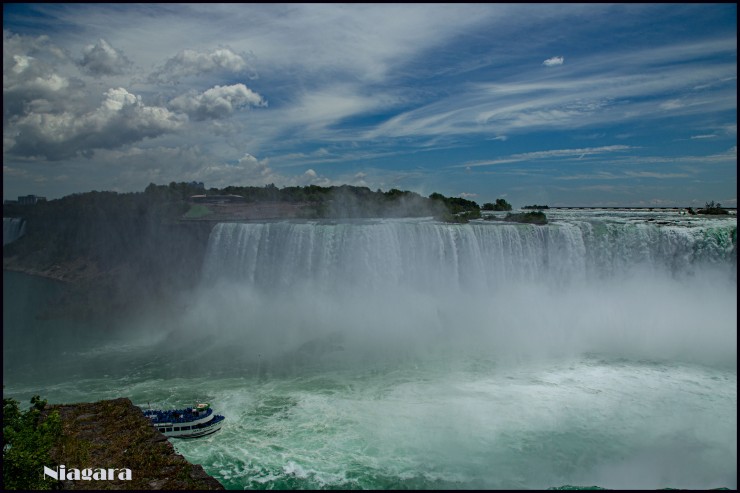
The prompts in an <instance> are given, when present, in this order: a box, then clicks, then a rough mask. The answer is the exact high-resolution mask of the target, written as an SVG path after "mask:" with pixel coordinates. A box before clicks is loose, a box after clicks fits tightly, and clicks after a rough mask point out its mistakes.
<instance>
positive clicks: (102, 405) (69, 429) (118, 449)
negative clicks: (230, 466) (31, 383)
mask: <svg viewBox="0 0 740 493" xmlns="http://www.w3.org/2000/svg"><path fill="white" fill-rule="evenodd" d="M52 410H57V411H59V414H60V416H61V418H62V438H61V440H60V441H59V443H58V444H57V446H56V447H54V448H53V449H52V452H51V457H52V459H53V460H54V462H55V463H54V464H50V466H57V465H64V466H66V469H67V470H70V469H71V468H77V469H83V468H92V469H97V468H106V469H107V468H119V469H120V468H127V469H130V470H131V480H130V481H126V480H120V479H115V480H112V481H96V480H78V481H69V480H66V481H62V482H61V483H62V484H61V486H62V488H63V489H70V490H101V489H116V490H117V489H120V490H223V489H224V487H223V486H222V485H221V484H220V483H219V482H218V481H216V480H215V479H213V478H212V477H211V476H209V475H208V474H207V473H206V472H205V470H204V469H203V467H202V466H200V465H197V464H190V463H189V462H188V461H187V460H186V459H185V458H184V457H183V456H182V455H180V454H178V453H176V452H175V449H174V447H173V446H172V444H171V443H170V442H169V441H168V440H167V438H166V437H165V436H164V435H162V434H161V433H160V432H159V431H157V430H155V429H154V427H153V426H152V425H151V423H150V422H149V420H148V419H147V418H146V417H145V416H144V415H143V413H142V412H141V410H140V409H139V408H138V407H136V406H134V405H133V404H132V402H131V401H130V400H129V399H127V398H120V399H113V400H107V401H99V402H93V403H80V404H62V405H50V406H47V407H46V409H45V412H50V411H52Z"/></svg>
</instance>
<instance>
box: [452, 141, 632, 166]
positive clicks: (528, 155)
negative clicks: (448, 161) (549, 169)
mask: <svg viewBox="0 0 740 493" xmlns="http://www.w3.org/2000/svg"><path fill="white" fill-rule="evenodd" d="M630 149H635V147H633V146H626V145H611V146H602V147H584V148H580V149H552V150H549V151H533V152H525V153H521V154H512V155H510V156H506V157H503V158H499V159H491V160H485V161H470V162H467V163H464V164H458V165H455V166H453V167H455V168H465V167H471V168H473V167H477V166H494V165H497V164H509V163H517V162H522V161H537V160H543V159H553V158H582V157H584V156H592V155H596V154H607V153H612V152H622V151H627V150H630Z"/></svg>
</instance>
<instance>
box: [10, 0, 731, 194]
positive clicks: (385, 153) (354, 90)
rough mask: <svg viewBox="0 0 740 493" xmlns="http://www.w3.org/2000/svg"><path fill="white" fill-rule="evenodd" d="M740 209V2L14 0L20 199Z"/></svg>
mask: <svg viewBox="0 0 740 493" xmlns="http://www.w3.org/2000/svg"><path fill="white" fill-rule="evenodd" d="M191 180H196V181H203V182H204V183H205V184H206V186H207V187H224V186H227V185H256V186H261V185H265V184H268V183H274V184H275V185H277V186H278V187H284V186H291V185H309V184H317V185H322V186H329V185H340V184H345V183H346V184H351V185H358V186H368V187H370V188H371V189H373V190H376V189H378V188H380V189H382V190H389V189H391V188H399V189H402V190H412V191H415V192H418V193H421V194H423V195H428V194H430V193H432V192H440V193H443V194H444V195H448V196H459V197H465V198H468V199H471V200H475V201H477V202H478V203H479V204H482V203H484V202H493V201H494V200H495V199H496V198H505V199H506V200H508V201H509V202H511V203H512V204H513V205H514V206H516V207H520V206H523V205H527V204H535V203H536V204H548V205H551V206H568V205H583V206H598V205H603V206H628V205H634V206H701V205H704V203H705V202H708V201H710V200H714V201H717V202H720V203H722V205H725V206H736V205H737V5H736V4H673V5H671V4H644V5H641V4H615V5H608V4H573V5H570V4H542V5H532V4H455V5H445V4H345V5H342V4H215V5H214V4H181V5H173V4H159V5H158V4H126V5H117V4H4V5H3V196H4V198H6V199H7V198H15V197H16V196H18V195H26V194H37V195H45V196H47V197H48V198H50V199H52V198H59V197H62V196H65V195H68V194H71V193H74V192H86V191H90V190H114V191H119V192H129V191H142V190H143V189H144V188H145V187H146V186H147V185H148V184H149V183H152V182H154V183H157V184H167V183H169V182H171V181H191Z"/></svg>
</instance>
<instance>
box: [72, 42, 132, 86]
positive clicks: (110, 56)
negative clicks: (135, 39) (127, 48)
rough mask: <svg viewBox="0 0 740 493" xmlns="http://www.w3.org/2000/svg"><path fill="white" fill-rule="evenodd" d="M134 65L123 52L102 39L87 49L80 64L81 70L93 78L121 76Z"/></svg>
mask: <svg viewBox="0 0 740 493" xmlns="http://www.w3.org/2000/svg"><path fill="white" fill-rule="evenodd" d="M132 65H133V64H132V63H131V60H129V59H128V58H126V55H124V54H123V52H122V51H120V50H117V49H115V48H113V47H112V46H111V45H110V44H108V42H107V41H105V40H104V39H102V38H101V39H99V40H98V42H97V43H96V44H94V45H88V46H86V47H85V49H84V50H83V57H82V60H81V61H80V62H79V67H80V69H81V70H82V71H83V72H84V73H86V74H88V75H92V76H93V77H101V76H104V75H120V74H123V73H125V72H126V70H127V69H128V68H129V67H130V66H132Z"/></svg>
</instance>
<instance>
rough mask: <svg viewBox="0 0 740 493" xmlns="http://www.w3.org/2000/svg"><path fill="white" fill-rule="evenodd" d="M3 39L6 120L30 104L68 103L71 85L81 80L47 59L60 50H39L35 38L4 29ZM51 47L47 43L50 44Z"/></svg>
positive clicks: (58, 106)
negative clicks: (63, 73) (70, 76)
mask: <svg viewBox="0 0 740 493" xmlns="http://www.w3.org/2000/svg"><path fill="white" fill-rule="evenodd" d="M3 41H4V42H6V41H7V44H4V45H3V118H4V120H3V123H4V125H6V124H7V123H8V121H7V120H8V118H11V117H13V116H15V115H21V114H23V113H24V112H27V111H28V110H29V107H30V106H39V105H45V106H47V107H53V108H55V109H57V110H60V109H62V108H63V107H65V106H66V105H67V104H68V100H69V99H70V89H72V88H78V87H79V86H80V85H81V83H80V82H79V81H73V80H71V79H70V78H69V77H65V76H63V75H61V74H60V73H59V72H58V71H57V70H56V68H55V66H54V64H53V63H49V61H48V60H47V59H48V58H49V55H50V53H52V55H51V58H52V61H56V54H57V50H50V49H46V50H45V51H44V50H40V49H39V48H38V47H34V46H35V45H37V44H39V41H38V40H36V39H28V38H26V39H22V38H20V37H18V36H10V35H8V34H7V33H4V36H3ZM47 48H48V47H47Z"/></svg>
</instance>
